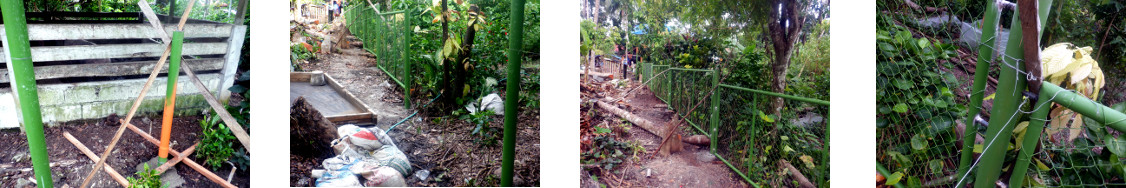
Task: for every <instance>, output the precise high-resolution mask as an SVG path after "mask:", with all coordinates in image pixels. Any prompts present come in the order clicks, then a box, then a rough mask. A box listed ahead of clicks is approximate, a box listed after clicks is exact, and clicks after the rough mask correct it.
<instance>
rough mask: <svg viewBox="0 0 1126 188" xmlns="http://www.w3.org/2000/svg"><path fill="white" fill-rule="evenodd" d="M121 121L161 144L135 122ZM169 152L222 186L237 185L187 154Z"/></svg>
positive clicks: (143, 136) (146, 137)
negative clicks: (134, 124) (135, 124)
mask: <svg viewBox="0 0 1126 188" xmlns="http://www.w3.org/2000/svg"><path fill="white" fill-rule="evenodd" d="M120 122H121V125H123V126H126V127H128V128H129V130H132V131H133V133H137V135H141V138H144V139H145V140H146V141H149V143H152V144H153V145H159V144H160V140H157V139H156V138H153V137H152V135H149V133H145V132H144V131H141V129H140V128H137V126H133V124H129V123H128V122H125V121H120ZM168 153H170V154H172V156H174V157H176V158H183V160H182V161H181V162H182V163H184V164H185V165H188V167H191V168H192V169H193V170H195V171H196V172H199V173H200V174H202V175H203V176H204V177H207V179H208V180H211V182H215V183H217V184H219V185H220V186H223V187H235V185H233V184H231V183H230V182H227V181H226V180H223V178H221V177H219V175H215V173H214V172H211V170H208V169H207V168H204V167H203V166H201V165H199V163H196V162H195V161H192V159H189V158H187V154H184V153H180V152H178V151H176V150H168Z"/></svg>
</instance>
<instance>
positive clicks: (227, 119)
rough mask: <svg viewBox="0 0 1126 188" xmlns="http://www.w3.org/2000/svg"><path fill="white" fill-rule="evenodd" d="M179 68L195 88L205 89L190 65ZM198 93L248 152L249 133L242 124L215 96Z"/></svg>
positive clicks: (209, 93) (208, 93)
mask: <svg viewBox="0 0 1126 188" xmlns="http://www.w3.org/2000/svg"><path fill="white" fill-rule="evenodd" d="M180 68H182V70H183V71H184V72H186V73H188V78H189V79H190V80H192V83H193V84H195V87H196V89H199V90H200V91H207V86H205V85H203V82H200V81H199V78H196V76H195V73H194V72H193V71H192V69H191V67H190V66H181V67H180ZM200 95H203V98H204V99H206V100H207V104H209V105H211V109H212V110H213V111H215V113H216V114H219V118H220V119H221V120H223V123H225V124H226V125H227V129H230V130H231V133H232V134H234V135H235V138H238V141H239V142H240V143H242V147H244V148H246V153H248V154H249V153H250V134H247V133H246V131H245V130H242V125H239V123H238V121H236V120H235V118H234V117H231V114H230V113H228V112H227V108H225V107H224V106H223V104H221V103H219V100H218V99H215V96H212V95H211V92H201V93H200Z"/></svg>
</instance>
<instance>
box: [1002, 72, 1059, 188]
mask: <svg viewBox="0 0 1126 188" xmlns="http://www.w3.org/2000/svg"><path fill="white" fill-rule="evenodd" d="M1041 88H1043V86H1041ZM1052 94H1053V93H1047V91H1044V90H1040V96H1039V97H1041V98H1040V100H1037V102H1036V106H1033V108H1032V109H1033V110H1036V111H1033V112H1032V117H1030V118H1029V119H1031V120H1030V121H1029V122H1028V127H1027V128H1025V131H1024V140H1022V141H1021V149H1020V152H1019V153H1018V155H1017V164H1016V166H1013V175H1012V176H1010V177H1009V185H1010V186H1011V185H1017V186H1018V187H1019V186H1021V185H1024V176H1025V173H1026V172H1028V164H1029V163H1030V162H1032V161H1031V160H1030V158H1032V153H1033V152H1034V151H1036V143H1038V142H1040V133H1041V132H1042V131H1044V123H1046V122H1047V120H1048V112H1050V111H1051V110H1052V102H1051V101H1049V100H1048V99H1044V98H1043V97H1050V96H1051V95H1052Z"/></svg>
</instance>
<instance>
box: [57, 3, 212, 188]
mask: <svg viewBox="0 0 1126 188" xmlns="http://www.w3.org/2000/svg"><path fill="white" fill-rule="evenodd" d="M194 5H195V1H190V2H189V3H188V8H187V9H185V10H184V14H183V15H182V16H181V17H180V23H179V24H178V25H176V28H177V29H178V30H183V29H184V23H186V22H187V21H188V20H187V19H188V13H191V12H192V6H194ZM160 32H164V31H163V30H161V31H160ZM167 46H168V47H166V48H165V49H164V54H163V55H161V56H160V60H159V61H157V63H156V66H155V67H153V69H152V73H150V74H149V79H148V81H145V86H144V87H141V94H140V95H138V96H137V99H134V100H133V107H131V108H129V113H128V114H127V115H126V116H125V121H126V122H128V121H130V120H133V115H136V113H137V108H138V107H140V106H141V101H144V100H145V94H147V93H148V91H149V87H150V86H152V82H153V81H155V80H156V76H157V75H158V74H159V73H160V69H161V68H163V67H164V63H165V61H167V60H168V56H169V55H171V52H172V50H171V49H172V46H171V45H167ZM122 133H125V125H124V124H123V125H121V126H118V128H117V133H115V134H114V136H113V140H110V143H109V146H108V147H106V150H105V151H104V152H102V155H101V156H100V157H99V158H100V160H98V163H97V164H95V165H94V168H93V170H91V171H90V173H89V175H86V179H85V180H82V185H80V186H79V188H86V187H87V186H89V185H90V179H92V178H94V175H96V174H98V170H97V169H98V168H101V167H102V166H103V165H105V164H106V158H107V157H109V154H110V153H111V152H113V148H114V146H117V141H119V140H120V139H121V134H122Z"/></svg>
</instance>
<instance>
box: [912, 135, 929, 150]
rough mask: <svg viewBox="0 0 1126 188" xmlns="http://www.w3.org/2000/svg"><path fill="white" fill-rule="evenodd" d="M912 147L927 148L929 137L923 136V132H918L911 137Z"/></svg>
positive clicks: (916, 148)
mask: <svg viewBox="0 0 1126 188" xmlns="http://www.w3.org/2000/svg"><path fill="white" fill-rule="evenodd" d="M911 148H913V149H915V150H924V149H927V138H926V137H923V135H921V134H916V135H915V136H913V137H911Z"/></svg>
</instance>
